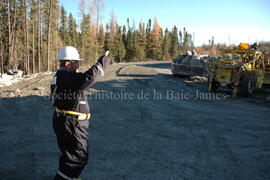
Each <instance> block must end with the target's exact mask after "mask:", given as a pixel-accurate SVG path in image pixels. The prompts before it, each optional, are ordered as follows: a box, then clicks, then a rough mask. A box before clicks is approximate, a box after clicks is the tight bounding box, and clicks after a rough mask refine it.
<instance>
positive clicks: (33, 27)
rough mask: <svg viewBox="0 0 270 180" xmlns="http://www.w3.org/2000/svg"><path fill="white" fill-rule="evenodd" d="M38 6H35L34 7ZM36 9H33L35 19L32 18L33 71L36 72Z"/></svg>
mask: <svg viewBox="0 0 270 180" xmlns="http://www.w3.org/2000/svg"><path fill="white" fill-rule="evenodd" d="M33 8H34V9H35V8H36V7H35V6H34V7H33ZM36 21H37V20H36V11H35V10H33V20H32V33H33V36H32V73H33V74H34V73H35V72H36V70H35V53H36V52H35V25H36Z"/></svg>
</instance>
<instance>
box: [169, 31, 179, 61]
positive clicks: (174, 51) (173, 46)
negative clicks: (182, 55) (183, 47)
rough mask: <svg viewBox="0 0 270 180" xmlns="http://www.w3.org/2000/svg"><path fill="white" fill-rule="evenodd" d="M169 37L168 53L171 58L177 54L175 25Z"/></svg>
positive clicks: (177, 44) (177, 45)
mask: <svg viewBox="0 0 270 180" xmlns="http://www.w3.org/2000/svg"><path fill="white" fill-rule="evenodd" d="M170 38H171V46H170V55H171V57H172V58H175V57H177V56H178V55H179V40H178V28H177V27H176V26H174V27H173V29H172V32H171V33H170Z"/></svg>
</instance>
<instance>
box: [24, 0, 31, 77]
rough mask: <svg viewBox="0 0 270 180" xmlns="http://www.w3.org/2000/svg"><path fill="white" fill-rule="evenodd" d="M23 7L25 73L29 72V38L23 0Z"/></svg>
mask: <svg viewBox="0 0 270 180" xmlns="http://www.w3.org/2000/svg"><path fill="white" fill-rule="evenodd" d="M24 8H25V14H24V15H25V39H26V44H25V45H26V61H25V65H26V66H25V73H26V74H29V69H30V66H29V38H28V20H27V3H26V0H24Z"/></svg>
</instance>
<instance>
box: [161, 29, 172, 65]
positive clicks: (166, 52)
mask: <svg viewBox="0 0 270 180" xmlns="http://www.w3.org/2000/svg"><path fill="white" fill-rule="evenodd" d="M170 45H171V38H170V36H169V30H168V29H167V28H166V30H165V35H164V38H163V41H162V59H163V60H168V59H171V55H170Z"/></svg>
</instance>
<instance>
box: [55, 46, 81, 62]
mask: <svg viewBox="0 0 270 180" xmlns="http://www.w3.org/2000/svg"><path fill="white" fill-rule="evenodd" d="M57 59H58V60H59V61H61V60H66V61H82V59H80V56H79V53H78V51H77V49H76V48H74V47H72V46H66V47H63V48H61V49H60V50H59V53H58V56H57Z"/></svg>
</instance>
